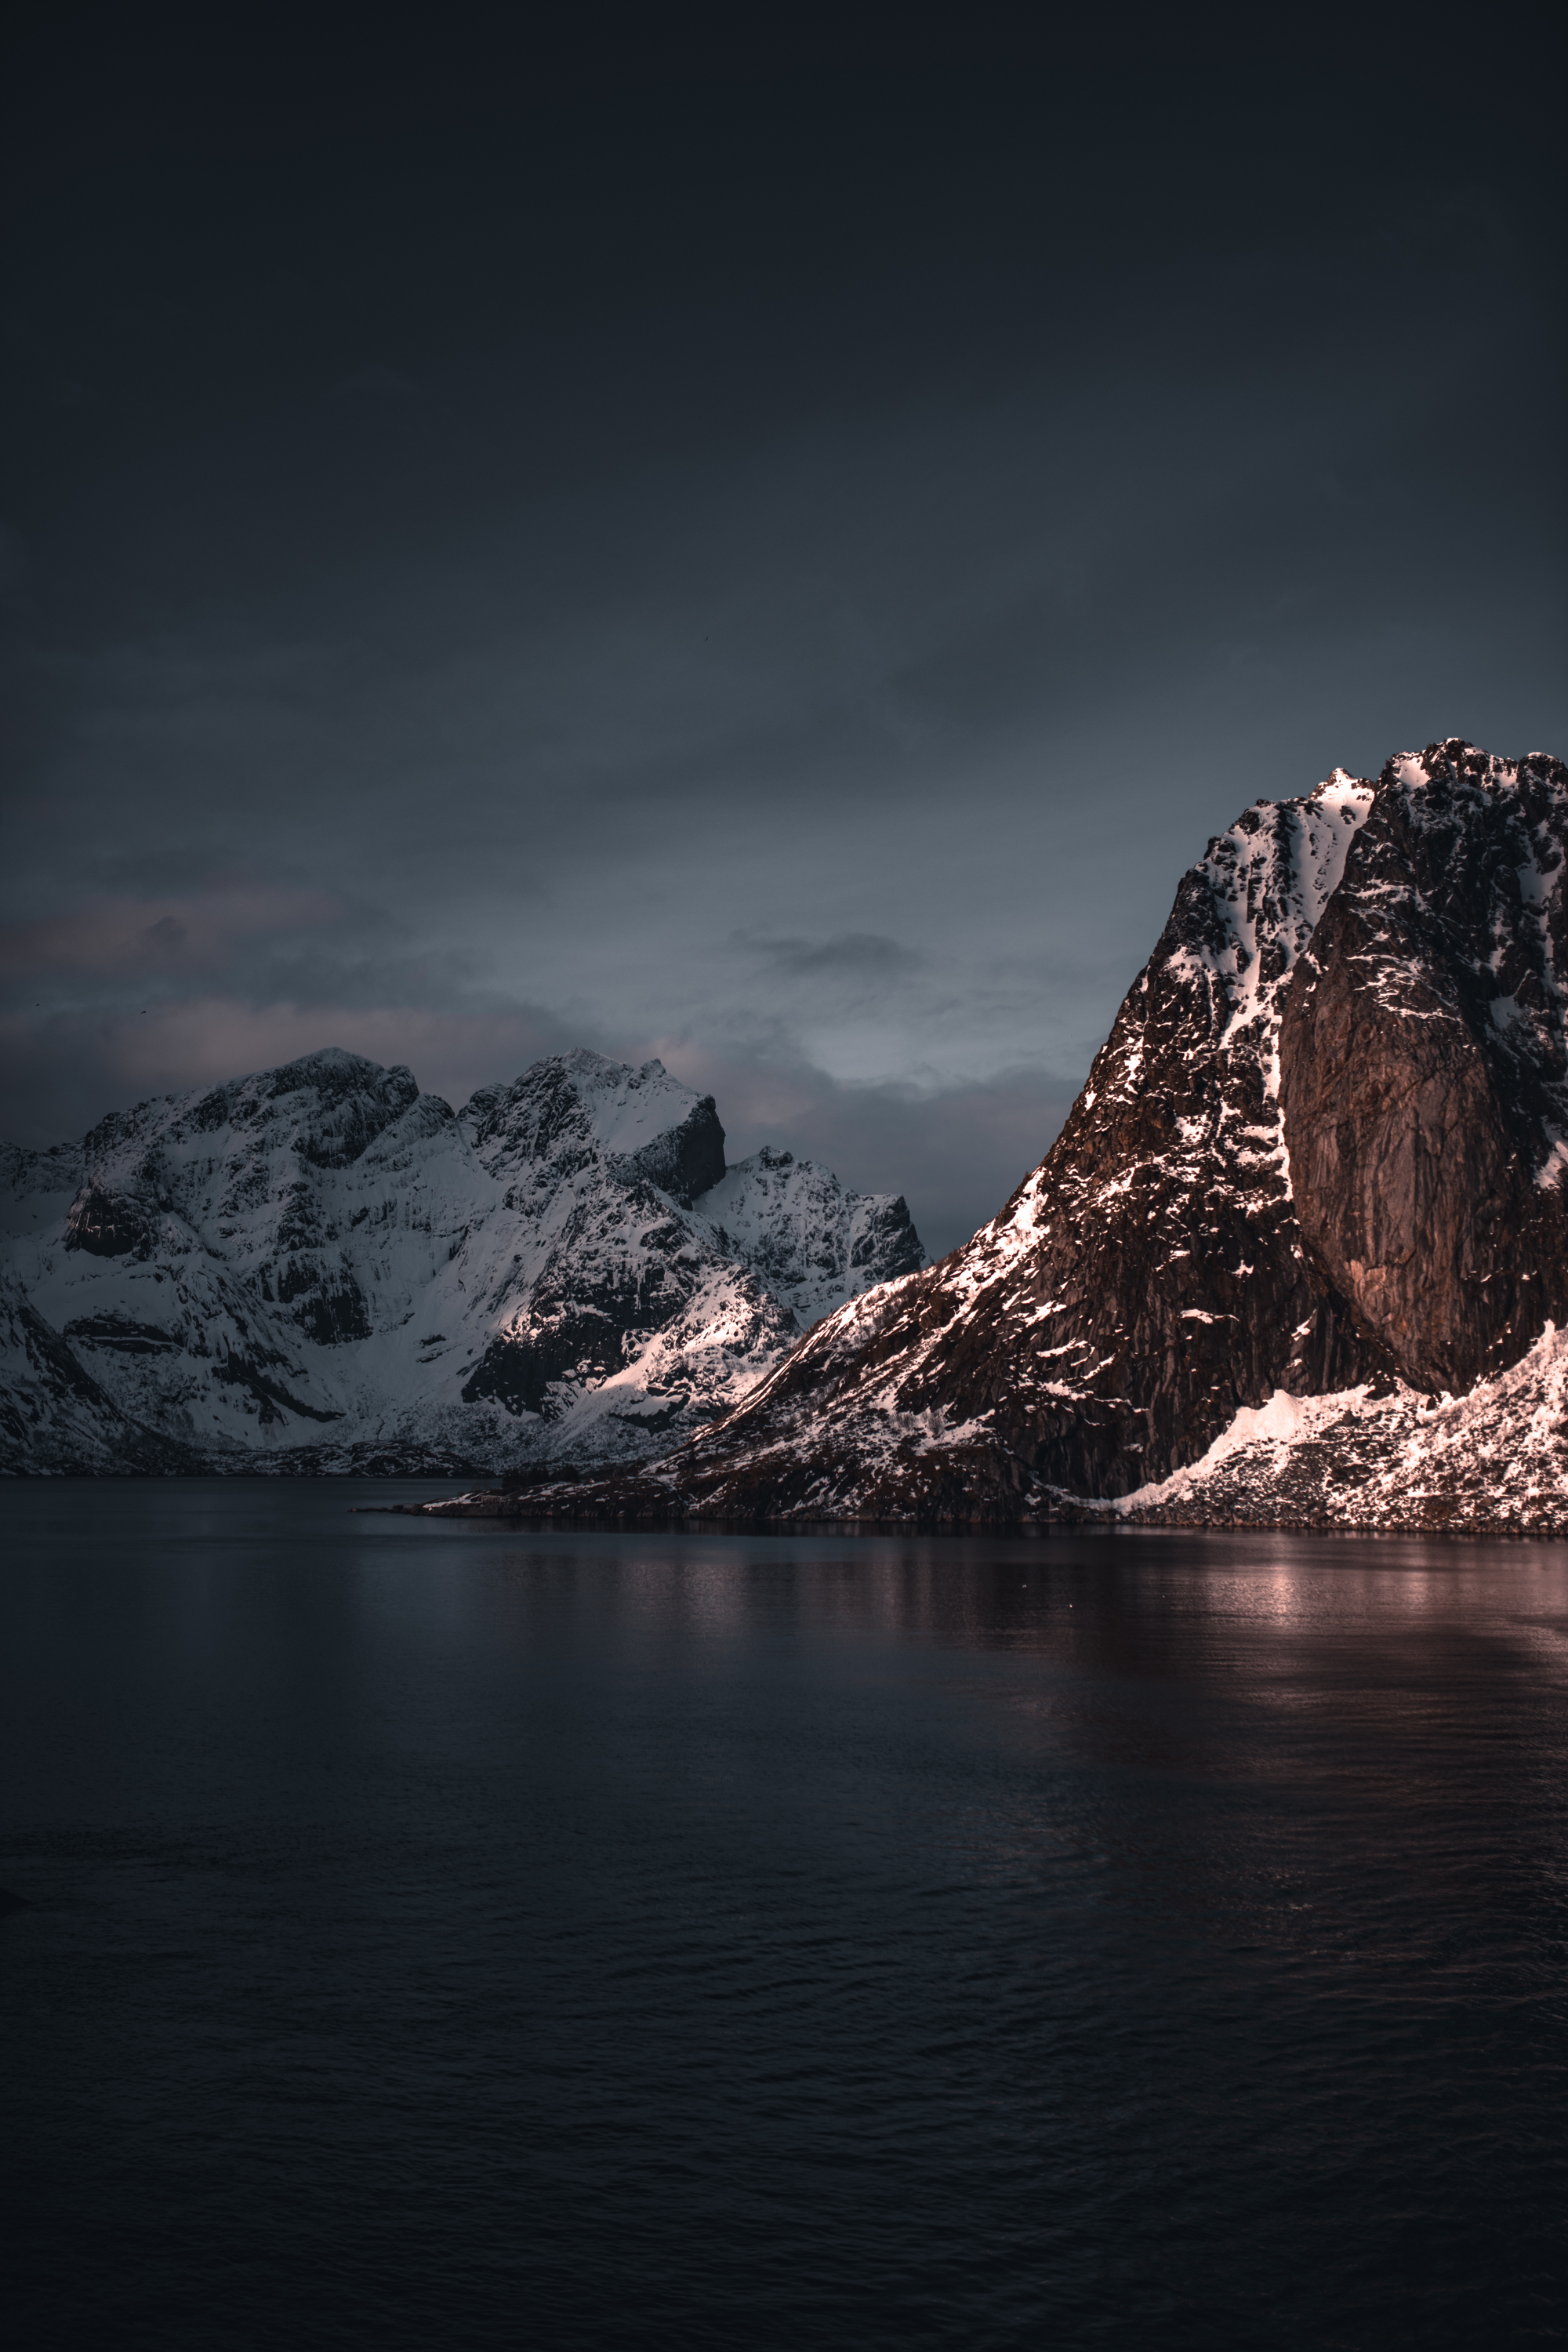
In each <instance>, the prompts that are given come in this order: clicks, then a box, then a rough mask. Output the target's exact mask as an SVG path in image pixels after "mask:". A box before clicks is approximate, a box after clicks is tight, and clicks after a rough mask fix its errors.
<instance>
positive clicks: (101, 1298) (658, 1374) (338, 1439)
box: [0, 1049, 925, 1475]
mask: <svg viewBox="0 0 1568 2352" xmlns="http://www.w3.org/2000/svg"><path fill="white" fill-rule="evenodd" d="M0 1215H3V1217H4V1223H5V1232H6V1234H8V1236H9V1257H10V1268H9V1271H8V1272H7V1273H5V1274H4V1276H3V1278H0V1467H4V1468H5V1469H6V1470H8V1471H11V1472H18V1471H20V1472H29V1471H56V1472H58V1471H62V1470H78V1471H93V1472H98V1471H109V1470H181V1469H184V1470H191V1469H203V1468H205V1469H219V1470H234V1469H276V1470H282V1471H289V1470H299V1471H318V1470H350V1469H384V1470H389V1471H395V1470H412V1469H430V1470H434V1471H437V1472H440V1471H445V1470H452V1471H454V1472H456V1473H458V1475H462V1474H463V1473H464V1472H465V1471H467V1472H472V1471H474V1470H487V1469H493V1470H501V1469H518V1468H522V1467H526V1466H528V1465H542V1464H550V1463H561V1462H576V1461H583V1460H592V1461H595V1462H599V1461H603V1460H605V1459H607V1458H616V1457H624V1456H635V1455H637V1454H643V1453H646V1452H647V1451H648V1450H649V1449H650V1448H654V1447H657V1448H660V1449H662V1448H664V1447H667V1446H668V1445H669V1444H671V1443H672V1442H673V1441H674V1440H675V1439H677V1438H679V1436H681V1435H682V1434H684V1433H687V1432H689V1431H690V1430H692V1429H694V1428H697V1427H700V1426H702V1425H703V1424H704V1423H706V1422H707V1421H709V1420H710V1419H711V1418H713V1417H714V1416H715V1415H716V1414H719V1413H722V1412H725V1411H727V1410H729V1409H730V1408H731V1407H732V1406H733V1405H734V1404H735V1403H736V1402H738V1401H739V1400H740V1398H741V1397H742V1396H743V1395H744V1394H745V1393H746V1391H748V1390H749V1389H750V1388H752V1386H754V1385H755V1383H756V1382H757V1381H759V1380H760V1379H762V1378H763V1377H764V1376H765V1375H766V1373H768V1372H769V1371H771V1370H773V1367H774V1366H775V1365H776V1364H777V1362H778V1361H779V1360H780V1358H781V1357H782V1355H783V1354H784V1351H785V1350H786V1349H788V1348H789V1347H790V1346H791V1345H792V1344H793V1343H794V1342H795V1339H798V1337H799V1336H800V1334H801V1332H802V1331H804V1330H805V1329H806V1328H809V1326H810V1325H811V1324H812V1323H813V1322H815V1321H816V1319H817V1318H819V1317H821V1316H822V1315H825V1314H826V1313H829V1312H831V1311H832V1310H833V1309H835V1308H837V1307H840V1306H841V1305H843V1303H844V1302H845V1301H846V1300H847V1299H849V1298H852V1297H858V1296H859V1295H860V1294H861V1293H862V1292H864V1291H865V1290H867V1289H868V1288H869V1287H870V1286H872V1285H874V1284H876V1283H878V1282H880V1281H884V1280H886V1279H888V1278H889V1277H891V1276H898V1275H902V1274H906V1273H909V1272H910V1271H912V1270H914V1269H915V1268H917V1267H919V1266H921V1265H923V1264H924V1262H925V1257H924V1252H923V1251H922V1249H921V1244H920V1241H919V1239H918V1237H917V1235H916V1234H915V1231H914V1228H913V1226H912V1224H911V1223H910V1216H909V1212H908V1210H907V1209H906V1207H905V1205H904V1203H903V1202H902V1201H901V1200H897V1199H894V1198H892V1197H890V1196H885V1195H877V1196H874V1197H866V1196H863V1195H860V1194H858V1193H854V1192H848V1191H847V1190H846V1189H845V1187H844V1186H843V1185H842V1184H840V1183H839V1181H838V1180H837V1177H836V1176H834V1175H832V1174H831V1173H830V1172H829V1171H827V1170H826V1169H821V1168H816V1167H814V1166H813V1165H812V1164H811V1163H810V1162H808V1161H797V1160H795V1159H793V1158H792V1156H791V1155H790V1154H789V1153H788V1152H779V1151H770V1150H764V1151H762V1152H759V1153H758V1154H756V1155H755V1156H754V1157H753V1158H752V1159H751V1160H743V1161H742V1162H741V1163H740V1165H739V1166H737V1167H734V1168H727V1167H726V1165H725V1160H724V1133H723V1129H722V1128H721V1126H720V1124H719V1118H718V1114H717V1111H716V1109H715V1107H714V1104H713V1100H712V1097H710V1096H699V1095H697V1094H695V1093H694V1092H693V1091H692V1090H691V1088H690V1087H683V1086H681V1085H680V1084H679V1082H678V1081H677V1080H676V1079H674V1078H672V1077H670V1076H669V1075H668V1072H667V1071H666V1070H665V1069H664V1067H663V1066H662V1065H661V1064H660V1063H658V1062H648V1063H645V1064H644V1065H643V1066H642V1067H641V1068H640V1069H631V1068H628V1067H626V1066H623V1065H621V1064H619V1063H616V1062H611V1061H607V1060H605V1057H604V1056H603V1055H598V1054H594V1053H589V1052H586V1051H579V1052H577V1053H573V1054H566V1055H555V1056H552V1058H550V1059H549V1060H546V1061H542V1062H539V1063H536V1064H535V1065H534V1066H533V1067H532V1068H531V1069H529V1070H526V1071H524V1073H523V1074H522V1076H521V1077H520V1078H518V1079H516V1080H515V1081H514V1082H513V1083H512V1084H511V1085H510V1086H495V1087H485V1088H483V1089H481V1091H480V1092H479V1093H478V1094H476V1095H475V1096H474V1097H473V1098H472V1100H471V1101H470V1102H468V1104H467V1105H465V1107H464V1108H463V1109H462V1110H461V1111H460V1112H458V1113H456V1114H454V1112H453V1111H452V1110H451V1108H449V1107H448V1105H447V1103H445V1102H443V1101H442V1100H441V1099H440V1098H439V1097H437V1096H434V1095H424V1094H421V1093H420V1091H419V1088H418V1087H417V1086H416V1082H415V1080H414V1078H413V1076H412V1075H411V1074H410V1072H409V1071H407V1070H406V1069H403V1068H395V1069H390V1070H387V1069H382V1068H380V1067H379V1066H377V1065H376V1064H375V1063H374V1062H368V1061H364V1060H363V1059H361V1058H360V1057H359V1056H358V1055H353V1054H347V1053H343V1052H342V1051H340V1050H337V1049H332V1050H330V1051H328V1052H325V1053H321V1054H312V1055H307V1056H306V1057H305V1058H304V1059H303V1060H301V1061H298V1062H291V1063H289V1065H288V1066H286V1067H284V1068H282V1069H278V1070H268V1071H262V1072H260V1073H258V1075H256V1076H250V1077H246V1078H237V1079H235V1080H233V1081H232V1082H230V1083H229V1084H227V1085H225V1086H220V1087H212V1088H210V1089H207V1090H205V1091H201V1090H198V1091H195V1092H193V1093H190V1094H185V1095H171V1096H165V1097H161V1098H159V1099H158V1100H156V1101H153V1102H146V1103H142V1104H140V1105H138V1106H137V1108H135V1109H134V1110H129V1111H120V1112H115V1113H113V1114H112V1115H111V1116H110V1118H106V1119H103V1120H102V1121H100V1124H99V1125H98V1126H97V1127H96V1128H94V1129H93V1130H92V1132H91V1133H90V1134H89V1136H87V1137H86V1138H85V1139H84V1140H83V1141H82V1142H81V1143H80V1144H79V1145H62V1146H59V1147H58V1148H57V1149H56V1150H52V1151H45V1152H27V1151H21V1150H16V1149H15V1148H13V1147H5V1148H4V1149H3V1150H0Z"/></svg>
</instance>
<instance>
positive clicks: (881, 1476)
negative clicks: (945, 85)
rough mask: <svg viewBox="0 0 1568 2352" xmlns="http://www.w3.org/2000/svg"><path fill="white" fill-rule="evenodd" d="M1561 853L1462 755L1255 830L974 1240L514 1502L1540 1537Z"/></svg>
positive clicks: (1564, 1485) (1180, 904) (1547, 1496)
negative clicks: (611, 1457)
mask: <svg viewBox="0 0 1568 2352" xmlns="http://www.w3.org/2000/svg"><path fill="white" fill-rule="evenodd" d="M1565 849H1568V770H1565V769H1564V768H1563V764H1562V762H1561V761H1557V760H1554V759H1551V758H1547V757H1545V756H1543V755H1542V756H1537V755H1532V756H1531V757H1529V758H1526V759H1522V760H1519V761H1503V760H1499V759H1495V758H1493V757H1491V756H1490V755H1489V754H1488V753H1486V752H1484V751H1477V750H1476V749H1475V748H1474V747H1473V746H1471V745H1469V744H1467V743H1464V742H1462V741H1459V740H1451V741H1448V742H1445V743H1440V744H1433V745H1431V746H1429V747H1428V748H1427V750H1426V751H1424V752H1422V753H1420V754H1419V755H1407V756H1403V757H1400V758H1397V759H1394V760H1392V761H1390V762H1389V763H1388V765H1387V766H1386V767H1385V768H1384V772H1383V773H1382V775H1381V776H1380V777H1379V778H1378V779H1377V780H1376V782H1368V781H1364V780H1358V779H1355V778H1352V777H1351V776H1349V775H1347V774H1345V773H1344V772H1342V771H1336V772H1335V773H1334V774H1333V775H1332V776H1331V777H1330V779H1329V780H1328V782H1326V783H1323V784H1321V785H1319V786H1318V788H1317V790H1316V791H1315V792H1313V793H1310V794H1308V795H1306V796H1305V797H1303V798H1300V799H1296V800H1284V801H1278V802H1268V801H1259V802H1258V803H1255V804H1254V805H1253V806H1252V807H1251V808H1249V809H1248V810H1247V811H1246V812H1245V813H1244V814H1243V815H1242V816H1241V817H1240V818H1238V820H1237V823H1236V824H1234V825H1233V826H1232V827H1231V828H1230V830H1229V831H1228V832H1227V833H1226V834H1223V835H1220V836H1219V837H1218V838H1217V839H1216V840H1215V841H1213V842H1211V843H1210V845H1209V846H1208V849H1207V851H1206V853H1205V856H1204V857H1203V858H1202V859H1200V861H1199V862H1198V864H1197V865H1196V866H1194V867H1193V868H1192V869H1191V870H1190V871H1189V872H1188V873H1187V874H1186V875H1184V877H1183V879H1182V882H1181V885H1180V887H1179V889H1178V891H1177V894H1176V900H1175V905H1174V907H1173V909H1172V912H1171V917H1170V920H1169V921H1168V923H1167V924H1166V926H1165V929H1164V931H1163V934H1162V936H1161V938H1160V940H1159V942H1158V944H1157V945H1156V947H1155V950H1154V952H1153V954H1152V957H1151V958H1150V960H1149V962H1148V963H1147V965H1146V966H1145V967H1144V969H1143V971H1142V972H1141V973H1140V974H1139V975H1138V977H1137V979H1136V980H1135V981H1134V982H1133V984H1132V986H1131V989H1130V991H1129V992H1128V994H1127V997H1126V1000H1125V1002H1124V1003H1123V1004H1122V1006H1121V1012H1120V1013H1118V1015H1117V1018H1116V1022H1115V1025H1114V1026H1113V1028H1112V1030H1111V1033H1110V1037H1109V1039H1108V1040H1107V1042H1106V1044H1105V1045H1104V1046H1103V1048H1102V1049H1101V1051H1100V1055H1098V1057H1097V1058H1096V1061H1095V1064H1094V1067H1093V1069H1092V1070H1091V1072H1090V1074H1089V1083H1088V1085H1087V1086H1086V1087H1084V1090H1083V1092H1082V1094H1081V1095H1080V1096H1079V1099H1078V1101H1077V1103H1076V1105H1075V1106H1074V1108H1073V1110H1072V1112H1071V1114H1070V1116H1069V1118H1068V1121H1067V1124H1066V1126H1065V1127H1064V1129H1063V1130H1062V1133H1061V1135H1060V1136H1059V1138H1058V1140H1057V1142H1056V1144H1055V1145H1054V1146H1053V1148H1052V1150H1050V1151H1049V1153H1048V1154H1047V1157H1046V1159H1045V1160H1044V1161H1043V1162H1042V1163H1041V1165H1040V1166H1039V1167H1038V1168H1037V1170H1036V1171H1034V1173H1033V1174H1032V1175H1031V1176H1029V1177H1028V1178H1027V1179H1026V1181H1025V1182H1024V1183H1023V1184H1021V1185H1020V1186H1019V1188H1018V1190H1017V1192H1016V1193H1015V1194H1014V1195H1013V1197H1012V1199H1011V1200H1010V1201H1009V1202H1007V1203H1006V1205H1005V1208H1004V1209H1003V1210H1002V1211H1001V1213H1000V1214H999V1215H997V1216H996V1217H994V1219H993V1220H992V1222H991V1223H989V1224H988V1225H985V1226H984V1227H983V1228H982V1230H981V1231H980V1232H979V1233H978V1234H976V1235H975V1236H974V1238H973V1241H972V1242H970V1243H969V1244H967V1245H966V1246H965V1247H964V1248H963V1249H961V1250H958V1251H956V1252H954V1253H953V1255H952V1256H950V1257H948V1258H945V1259H943V1260H942V1263H941V1264H940V1265H935V1266H931V1267H930V1268H928V1269H926V1270H924V1271H922V1272H917V1273H913V1274H910V1275H909V1276H904V1277H903V1278H901V1279H900V1280H896V1281H893V1282H890V1283H888V1284H886V1285H884V1286H881V1287H879V1288H878V1289H876V1290H873V1291H870V1292H868V1293H867V1294H865V1295H863V1296H862V1297H858V1298H856V1299H853V1300H850V1301H849V1302H847V1304H846V1305H845V1306H844V1307H841V1308H840V1309H839V1310H838V1312H837V1314H835V1315H833V1316H830V1317H829V1318H827V1319H826V1321H825V1322H824V1323H822V1324H821V1325H819V1326H818V1328H816V1330H814V1331H813V1332H812V1333H811V1334H810V1335H809V1336H808V1337H807V1338H805V1339H803V1340H801V1341H800V1342H799V1343H798V1344H797V1345H796V1346H795V1348H794V1349H793V1350H792V1351H791V1352H790V1354H789V1355H788V1356H787V1357H786V1358H785V1359H784V1361H783V1362H782V1363H781V1364H780V1365H779V1367H778V1368H777V1370H774V1371H773V1373H772V1374H771V1375H770V1376H769V1377H768V1378H767V1379H766V1380H765V1381H762V1382H761V1383H760V1384H759V1385H758V1386H757V1387H755V1388H754V1389H752V1390H751V1391H749V1392H748V1394H747V1395H746V1397H745V1398H744V1399H743V1400H742V1402H740V1403H739V1405H738V1406H737V1407H736V1408H735V1409H734V1410H733V1411H732V1412H730V1413H729V1414H727V1415H726V1416H725V1417H724V1418H723V1419H721V1420H720V1421H718V1422H716V1423H714V1424H713V1425H712V1426H711V1427H710V1429H708V1430H706V1431H704V1432H703V1433H700V1434H699V1435H698V1436H696V1437H695V1438H693V1439H692V1440H691V1441H690V1442H689V1443H688V1444H685V1445H683V1446H682V1447H681V1448H679V1450H678V1451H677V1452H676V1453H674V1454H671V1455H670V1456H669V1457H668V1458H667V1459H666V1460H665V1461H663V1462H661V1463H658V1464H657V1465H650V1466H647V1467H644V1468H643V1469H641V1470H640V1471H638V1472H637V1474H636V1475H626V1476H620V1477H615V1476H611V1477H607V1478H605V1479H603V1480H600V1481H598V1482H597V1483H596V1484H595V1485H593V1486H588V1487H586V1488H583V1487H579V1489H578V1490H577V1491H576V1492H575V1494H574V1495H571V1496H568V1495H567V1494H565V1493H564V1492H563V1493H560V1494H559V1495H557V1496H549V1495H548V1494H546V1495H543V1496H533V1497H531V1498H530V1500H531V1507H534V1508H560V1509H563V1510H566V1509H570V1510H571V1511H572V1512H573V1513H574V1515H583V1514H588V1515H592V1514H595V1513H598V1514H606V1515H612V1516H616V1515H619V1516H627V1517H634V1518H635V1517H657V1516H660V1515H664V1516H668V1515H669V1514H671V1513H675V1514H679V1515H682V1516H697V1517H763V1518H785V1519H788V1518H795V1519H808V1518H809V1519H829V1518H831V1519H853V1520H862V1521H864V1520H879V1521H882V1520H889V1521H906V1522H907V1521H922V1520H923V1521H933V1522H944V1521H945V1522H970V1523H973V1522H983V1523H984V1522H994V1523H1002V1522H1009V1521H1016V1520H1026V1521H1027V1520H1034V1521H1039V1520H1043V1519H1048V1518H1050V1517H1059V1516H1063V1515H1066V1516H1069V1517H1072V1516H1078V1517H1082V1516H1085V1515H1089V1516H1105V1517H1133V1518H1165V1519H1180V1520H1184V1521H1194V1522H1198V1523H1210V1522H1213V1521H1216V1520H1218V1521H1237V1520H1240V1521H1244V1522H1248V1523H1268V1524H1292V1525H1300V1524H1323V1525H1340V1524H1370V1525H1381V1526H1394V1525H1410V1526H1431V1525H1446V1524H1450V1523H1454V1524H1462V1525H1474V1526H1481V1525H1487V1526H1506V1527H1521V1528H1522V1527H1547V1526H1551V1527H1556V1526H1565V1527H1568V1443H1565V1437H1568V1425H1565V1423H1564V1420H1563V1382H1564V1377H1565V1374H1568V1351H1565V1350H1563V1343H1562V1342H1561V1341H1560V1340H1559V1338H1558V1328H1559V1327H1560V1326H1561V1324H1562V1323H1563V1319H1564V1315H1565V1312H1568V1213H1565V1209H1568V1204H1565V1201H1564V1194H1563V1177H1564V1167H1565V1165H1568V1033H1565V1025H1564V998H1563V985H1564V981H1565V979H1568V908H1565V905H1564V894H1563V888H1562V880H1563V869H1564V852H1565ZM1560 1358H1562V1360H1560ZM465 1507H469V1508H474V1509H479V1510H486V1511H489V1510H499V1509H509V1508H516V1507H521V1498H519V1499H518V1501H517V1502H515V1503H514V1502H510V1501H509V1500H508V1499H507V1498H505V1497H503V1496H490V1497H488V1498H476V1500H475V1501H474V1502H473V1503H471V1504H469V1505H468V1506H465Z"/></svg>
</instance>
